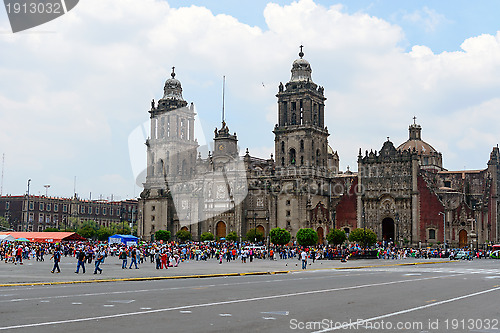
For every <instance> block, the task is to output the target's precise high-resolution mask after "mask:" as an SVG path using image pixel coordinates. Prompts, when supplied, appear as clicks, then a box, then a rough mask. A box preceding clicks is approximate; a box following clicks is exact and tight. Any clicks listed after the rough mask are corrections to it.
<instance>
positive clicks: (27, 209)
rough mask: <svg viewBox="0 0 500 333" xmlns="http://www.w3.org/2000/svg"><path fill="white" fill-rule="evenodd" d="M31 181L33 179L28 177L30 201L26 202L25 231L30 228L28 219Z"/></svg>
mask: <svg viewBox="0 0 500 333" xmlns="http://www.w3.org/2000/svg"><path fill="white" fill-rule="evenodd" d="M30 183H31V179H28V201H27V202H26V228H25V229H24V231H27V229H28V221H29V217H28V215H29V211H30ZM21 229H22V228H21Z"/></svg>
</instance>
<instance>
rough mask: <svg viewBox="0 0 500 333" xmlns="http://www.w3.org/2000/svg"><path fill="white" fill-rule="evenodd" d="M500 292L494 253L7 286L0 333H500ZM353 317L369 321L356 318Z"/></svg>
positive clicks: (2, 292)
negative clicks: (342, 266)
mask: <svg viewBox="0 0 500 333" xmlns="http://www.w3.org/2000/svg"><path fill="white" fill-rule="evenodd" d="M375 263H377V264H387V263H388V262H384V261H376V262H375ZM389 263H395V262H389ZM204 264H205V263H203V264H200V265H204ZM2 267H3V266H2ZM132 271H134V270H132ZM138 271H140V270H138ZM134 272H135V271H134ZM75 275H76V274H75ZM499 296H500V261H495V260H475V261H472V262H456V263H451V264H450V263H448V262H446V263H445V262H443V263H440V264H434V265H418V266H385V267H371V268H363V269H347V270H334V269H326V270H324V269H322V270H308V271H296V272H290V273H288V274H277V275H262V276H239V277H225V278H221V277H218V278H206V279H179V280H161V281H141V282H129V281H126V282H111V283H91V284H68V285H57V286H22V287H3V288H0V330H2V331H3V330H5V331H12V332H97V331H101V330H102V331H103V332H293V331H300V332H330V331H332V332H338V331H340V332H344V331H349V332H402V331H404V332H500V323H499V322H498V320H499V319H500V316H499V311H498V299H499ZM359 319H363V320H366V322H365V323H364V324H363V325H361V324H356V321H357V320H359ZM342 323H354V325H351V326H346V325H344V326H343V327H340V326H341V324H342ZM397 325H400V326H401V325H403V327H400V326H397ZM404 326H406V328H408V329H407V330H404V329H403V328H405V327H404Z"/></svg>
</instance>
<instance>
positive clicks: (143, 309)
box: [141, 308, 151, 310]
mask: <svg viewBox="0 0 500 333" xmlns="http://www.w3.org/2000/svg"><path fill="white" fill-rule="evenodd" d="M141 310H151V308H141Z"/></svg>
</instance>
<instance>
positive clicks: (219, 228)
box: [215, 221, 226, 238]
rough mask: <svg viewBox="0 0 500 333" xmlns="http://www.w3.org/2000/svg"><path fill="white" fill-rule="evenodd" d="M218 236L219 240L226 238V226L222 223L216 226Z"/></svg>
mask: <svg viewBox="0 0 500 333" xmlns="http://www.w3.org/2000/svg"><path fill="white" fill-rule="evenodd" d="M215 230H216V236H217V237H218V238H223V237H226V224H225V223H224V222H222V221H219V222H217V225H216V226H215Z"/></svg>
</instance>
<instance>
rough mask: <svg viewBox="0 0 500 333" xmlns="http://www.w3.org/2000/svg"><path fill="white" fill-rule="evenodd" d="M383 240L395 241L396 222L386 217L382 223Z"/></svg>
mask: <svg viewBox="0 0 500 333" xmlns="http://www.w3.org/2000/svg"><path fill="white" fill-rule="evenodd" d="M382 239H383V240H385V241H394V220H393V219H391V218H390V217H386V218H385V219H384V220H383V221H382Z"/></svg>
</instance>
